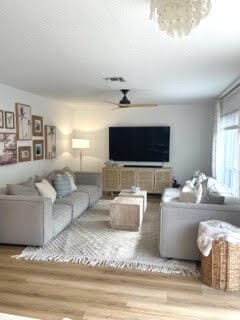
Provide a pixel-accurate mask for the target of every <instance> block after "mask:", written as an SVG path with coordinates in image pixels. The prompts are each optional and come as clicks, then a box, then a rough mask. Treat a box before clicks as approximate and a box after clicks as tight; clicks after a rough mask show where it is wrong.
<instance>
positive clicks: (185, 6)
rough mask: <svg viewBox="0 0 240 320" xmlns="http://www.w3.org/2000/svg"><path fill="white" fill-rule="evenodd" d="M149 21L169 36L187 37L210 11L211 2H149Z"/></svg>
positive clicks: (170, 0) (157, 0) (183, 0)
mask: <svg viewBox="0 0 240 320" xmlns="http://www.w3.org/2000/svg"><path fill="white" fill-rule="evenodd" d="M150 1H151V9H150V10H151V19H152V20H154V21H155V22H157V23H158V25H159V28H160V29H161V30H163V31H166V32H167V33H168V34H169V35H171V36H175V35H178V36H183V35H188V34H189V33H190V32H191V31H192V29H194V28H195V27H196V26H197V25H198V24H199V23H200V21H201V20H202V19H203V18H204V17H206V16H207V15H208V14H209V12H210V10H211V0H150Z"/></svg>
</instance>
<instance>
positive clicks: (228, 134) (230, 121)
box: [220, 111, 240, 197]
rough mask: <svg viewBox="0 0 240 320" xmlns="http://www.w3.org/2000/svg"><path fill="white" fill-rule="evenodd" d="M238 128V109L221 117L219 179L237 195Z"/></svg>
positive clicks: (238, 184)
mask: <svg viewBox="0 0 240 320" xmlns="http://www.w3.org/2000/svg"><path fill="white" fill-rule="evenodd" d="M239 128H240V127H239V112H238V111H237V112H233V113H230V114H227V115H224V116H223V117H222V118H221V139H220V140H221V147H220V148H221V152H220V157H221V165H220V180H221V182H222V183H223V184H224V185H225V186H227V187H228V188H230V189H231V191H232V192H233V194H234V195H236V196H237V197H239V191H240V183H239V178H240V167H239V166H240V159H239Z"/></svg>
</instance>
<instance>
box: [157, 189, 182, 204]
mask: <svg viewBox="0 0 240 320" xmlns="http://www.w3.org/2000/svg"><path fill="white" fill-rule="evenodd" d="M180 192H181V191H180V189H179V188H166V189H165V190H164V192H163V195H162V199H161V202H162V203H166V202H172V201H173V200H175V201H176V200H177V201H179V196H180Z"/></svg>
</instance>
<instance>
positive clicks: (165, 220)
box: [159, 188, 240, 260]
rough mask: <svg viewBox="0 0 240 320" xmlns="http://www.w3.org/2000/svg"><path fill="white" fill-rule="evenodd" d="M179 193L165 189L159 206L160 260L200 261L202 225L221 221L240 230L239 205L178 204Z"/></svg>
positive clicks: (230, 199)
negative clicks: (199, 248)
mask: <svg viewBox="0 0 240 320" xmlns="http://www.w3.org/2000/svg"><path fill="white" fill-rule="evenodd" d="M179 195H180V190H179V189H173V188H169V189H166V190H165V192H164V194H163V196H162V201H161V205H160V237H159V251H160V256H161V257H166V258H175V259H185V260H200V252H199V250H198V248H197V233H198V225H199V223H200V222H201V221H206V220H222V221H226V222H229V223H232V224H234V225H236V226H239V227H240V201H239V200H238V199H236V198H233V197H228V198H225V204H223V205H217V204H195V203H182V202H179Z"/></svg>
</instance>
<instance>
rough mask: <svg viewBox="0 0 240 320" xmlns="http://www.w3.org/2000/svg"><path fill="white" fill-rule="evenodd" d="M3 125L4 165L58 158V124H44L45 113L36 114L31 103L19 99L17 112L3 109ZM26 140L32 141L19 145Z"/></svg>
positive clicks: (0, 113)
mask: <svg viewBox="0 0 240 320" xmlns="http://www.w3.org/2000/svg"><path fill="white" fill-rule="evenodd" d="M0 128H1V129H4V130H3V132H2V133H0V166H1V165H8V164H15V163H17V162H27V161H31V160H42V159H44V158H45V159H49V160H51V159H55V158H56V127H55V126H51V125H45V127H44V125H43V117H42V116H39V115H32V112H31V106H29V105H26V104H22V103H16V104H15V112H13V111H8V110H0ZM8 130H11V131H10V132H8ZM33 137H38V138H35V139H38V140H35V139H34V138H33ZM22 140H29V143H26V145H25V146H24V145H23V146H18V145H17V144H18V141H22ZM22 144H23V143H22ZM30 144H32V145H30Z"/></svg>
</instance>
